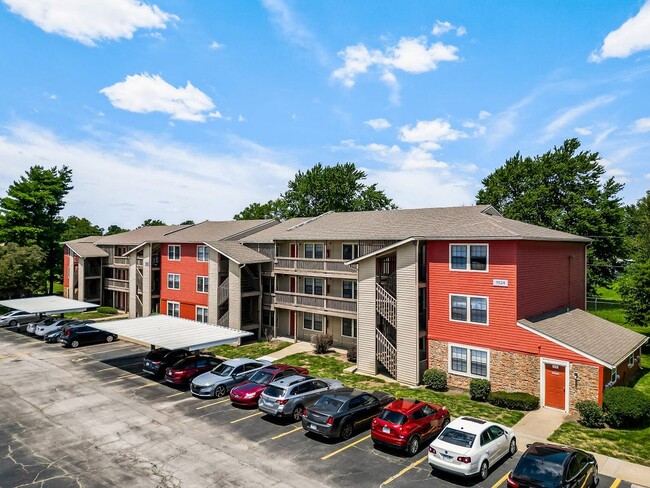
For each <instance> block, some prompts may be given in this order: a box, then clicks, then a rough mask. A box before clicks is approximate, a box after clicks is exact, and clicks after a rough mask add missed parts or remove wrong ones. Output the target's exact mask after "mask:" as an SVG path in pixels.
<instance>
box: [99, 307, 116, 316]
mask: <svg viewBox="0 0 650 488" xmlns="http://www.w3.org/2000/svg"><path fill="white" fill-rule="evenodd" d="M97 311H98V312H99V313H104V314H106V315H116V314H117V309H116V308H113V307H97Z"/></svg>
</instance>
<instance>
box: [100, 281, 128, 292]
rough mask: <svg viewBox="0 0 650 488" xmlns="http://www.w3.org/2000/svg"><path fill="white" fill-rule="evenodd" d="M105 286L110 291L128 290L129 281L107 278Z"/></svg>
mask: <svg viewBox="0 0 650 488" xmlns="http://www.w3.org/2000/svg"><path fill="white" fill-rule="evenodd" d="M104 286H105V287H106V288H109V289H118V290H128V289H129V280H116V279H115V278H106V279H105V280H104Z"/></svg>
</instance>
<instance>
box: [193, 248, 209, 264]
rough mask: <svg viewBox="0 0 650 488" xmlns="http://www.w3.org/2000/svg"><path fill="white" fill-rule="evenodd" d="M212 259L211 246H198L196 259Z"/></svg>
mask: <svg viewBox="0 0 650 488" xmlns="http://www.w3.org/2000/svg"><path fill="white" fill-rule="evenodd" d="M209 259H210V248H209V247H208V246H196V260H197V261H207V260H209Z"/></svg>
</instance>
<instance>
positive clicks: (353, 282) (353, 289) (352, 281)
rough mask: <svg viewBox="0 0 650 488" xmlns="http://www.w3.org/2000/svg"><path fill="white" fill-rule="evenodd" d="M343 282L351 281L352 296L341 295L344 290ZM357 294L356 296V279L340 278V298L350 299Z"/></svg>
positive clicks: (354, 298) (355, 297)
mask: <svg viewBox="0 0 650 488" xmlns="http://www.w3.org/2000/svg"><path fill="white" fill-rule="evenodd" d="M345 283H352V296H351V297H346V296H343V293H344V292H345V286H344V284H345ZM357 296H358V289H357V281H356V280H341V298H345V299H348V300H350V299H352V300H356V299H357Z"/></svg>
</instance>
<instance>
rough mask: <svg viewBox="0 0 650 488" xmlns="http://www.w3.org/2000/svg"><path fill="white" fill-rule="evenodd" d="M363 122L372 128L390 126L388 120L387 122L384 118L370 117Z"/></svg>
mask: <svg viewBox="0 0 650 488" xmlns="http://www.w3.org/2000/svg"><path fill="white" fill-rule="evenodd" d="M364 124H366V125H369V126H370V127H372V128H373V129H374V130H384V129H388V128H389V127H391V124H390V122H388V121H387V120H386V119H370V120H366V121H365V122H364Z"/></svg>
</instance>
